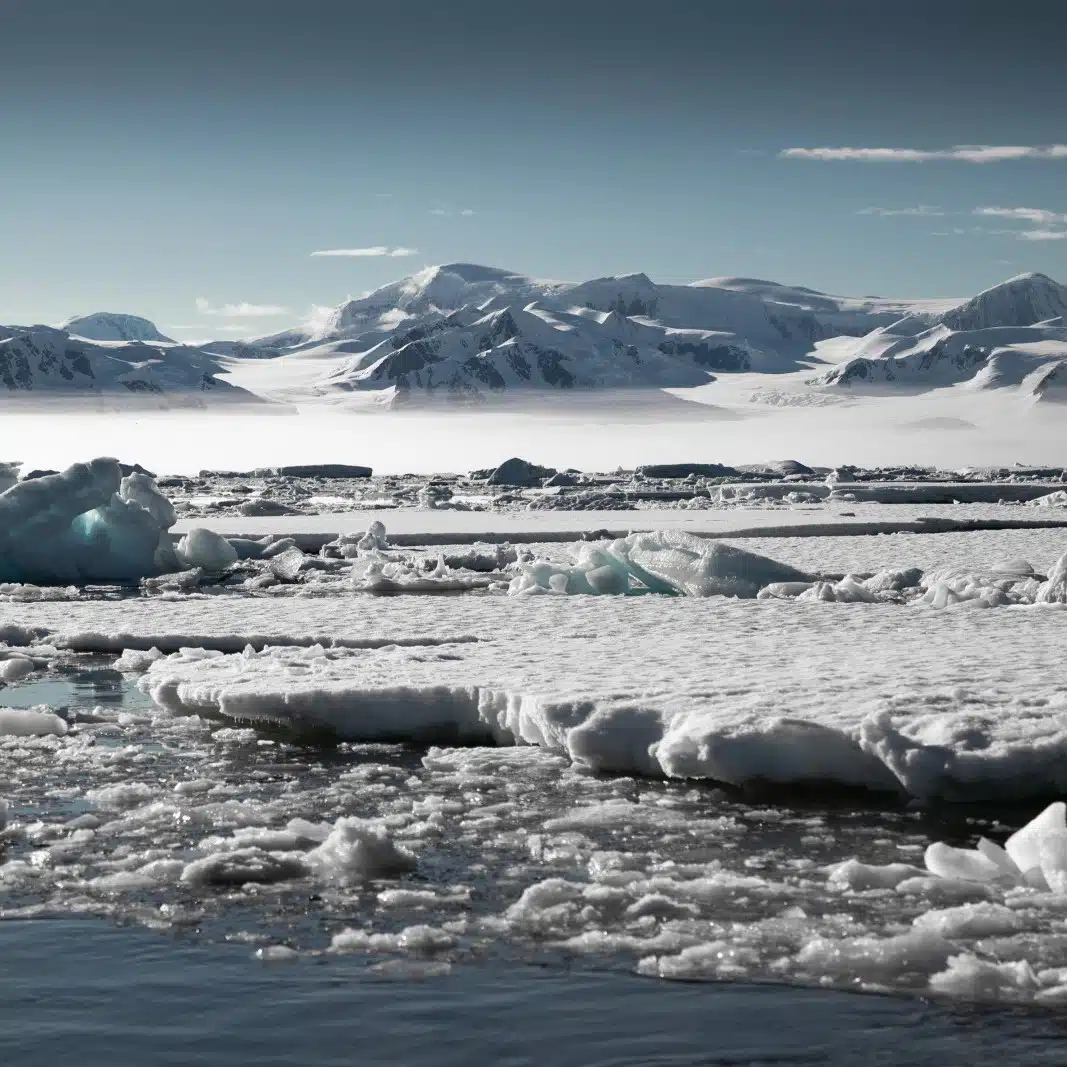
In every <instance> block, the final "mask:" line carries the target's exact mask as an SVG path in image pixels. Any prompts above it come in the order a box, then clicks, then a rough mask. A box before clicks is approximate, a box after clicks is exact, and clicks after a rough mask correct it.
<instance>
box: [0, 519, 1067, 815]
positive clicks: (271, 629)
mask: <svg viewBox="0 0 1067 1067" xmlns="http://www.w3.org/2000/svg"><path fill="white" fill-rule="evenodd" d="M933 540H936V538H935V539H933ZM902 562H903V561H902ZM1037 562H1038V566H1041V567H1044V568H1045V569H1046V570H1047V569H1048V567H1049V565H1050V563H1051V561H1037ZM1004 577H1005V576H1004V575H1003V574H1000V575H999V576H997V577H994V578H993V579H992V580H993V581H998V580H1003V579H1004ZM943 581H944V582H945V583H946V584H947V585H948V586H949V587H953V583H956V582H959V583H961V587H962V588H963V589H964V591H966V586H967V583H969V582H971V581H973V578H972V577H964V578H959V579H957V578H952V577H951V576H948V577H946V578H945V579H943ZM1024 581H1025V580H1024ZM290 588H293V587H290ZM932 588H933V589H934V590H935V593H936V590H937V589H938V588H939V586H938V584H937V583H934V585H933V586H932ZM983 588H984V587H983ZM294 592H297V593H299V592H300V587H295V589H294ZM309 592H313V589H309ZM325 592H326V588H325V587H324V588H323V593H325ZM350 597H351V594H349V595H348V596H345V595H343V594H342V595H340V596H338V595H336V594H335V595H332V596H323V595H322V594H321V593H320V594H318V595H313V596H299V595H298V596H286V597H281V598H277V597H271V598H270V599H269V600H259V599H253V600H247V599H244V600H240V599H235V598H232V597H220V596H214V597H208V598H207V599H204V598H195V599H187V600H182V599H177V600H175V599H170V600H166V599H162V600H161V599H156V598H154V599H151V600H147V601H144V600H141V601H137V600H135V601H126V602H123V603H121V604H115V603H108V602H99V601H74V602H68V603H63V604H52V603H48V602H41V603H38V604H36V605H34V607H33V615H32V622H33V625H34V626H36V627H40V628H43V630H44V632H43V634H42V637H41V639H42V640H44V641H46V642H48V643H50V644H54V645H59V646H62V647H72V648H83V649H87V650H88V649H91V648H100V649H103V648H108V649H112V650H114V651H116V652H117V651H119V650H120V649H121V648H122V647H124V646H131V647H136V648H141V649H148V648H151V647H152V646H153V645H155V644H158V645H159V647H161V648H167V649H178V648H181V647H183V646H186V645H188V646H195V645H197V644H198V643H201V642H203V641H204V639H203V638H200V637H198V636H197V635H207V636H208V639H207V641H206V644H207V647H219V648H225V647H229V648H232V649H237V648H240V647H242V644H243V642H244V641H245V640H246V639H247V640H250V641H254V643H255V644H256V646H257V647H260V648H262V647H263V645H264V644H269V643H270V642H271V640H272V638H271V637H269V636H267V635H274V638H273V640H276V641H277V642H278V643H280V644H281V643H289V642H297V643H300V644H302V645H307V644H308V643H310V642H311V641H312V640H314V638H315V635H322V634H327V635H330V636H329V640H330V641H331V642H332V643H338V642H339V641H343V642H352V643H357V644H366V645H369V646H377V647H368V648H357V649H354V650H345V649H333V650H330V649H327V650H326V651H325V652H323V651H321V650H318V649H314V648H312V649H308V648H303V649H292V648H290V649H285V650H283V651H280V652H270V651H264V652H261V653H253V654H249V655H241V654H231V655H229V656H217V655H215V656H209V657H207V658H200V657H199V656H192V655H187V654H183V653H176V654H174V655H172V656H171V657H169V658H161V659H157V660H156V661H155V662H153V663H152V664H151V665H150V667H149V670H148V673H147V674H146V676H145V677H146V679H147V680H148V681H146V684H148V685H150V687H151V689H152V692H153V695H154V696H155V697H156V699H158V700H160V701H161V702H162V703H163V704H165V706H167V707H169V708H174V709H180V710H183V711H190V710H192V711H198V712H200V711H212V712H221V713H222V714H226V715H234V716H236V717H239V718H240V717H247V718H252V719H264V720H267V719H270V720H274V721H283V722H291V723H295V724H297V725H300V726H308V727H328V728H331V729H335V730H337V731H339V732H340V733H341V735H342V736H346V737H349V738H352V739H360V740H372V739H377V740H380V739H382V738H384V737H388V738H389V739H400V738H404V739H414V738H417V737H422V738H427V737H438V736H440V734H441V732H442V731H444V732H445V733H446V734H449V735H450V736H451V735H453V734H454V733H455V732H456V731H459V732H461V733H464V734H466V735H468V736H473V737H480V738H482V739H484V740H485V741H487V742H499V741H506V742H513V741H516V740H519V739H522V740H525V741H528V742H533V743H536V744H543V745H546V746H548V747H550V748H552V749H558V750H560V751H563V752H566V753H567V754H568V756H569V757H570V758H572V759H574V760H576V761H577V762H579V763H581V764H583V765H589V766H594V767H610V768H611V769H613V770H619V771H623V770H626V771H629V772H632V773H645V774H668V775H671V776H679V777H696V778H710V779H714V780H719V781H726V782H733V783H744V782H750V781H756V780H763V779H769V780H772V781H780V782H813V781H821V782H832V783H837V784H839V785H840V784H848V785H856V786H862V787H864V788H868V789H875V790H887V791H890V792H893V791H902V792H907V793H910V794H912V795H915V796H920V797H932V796H949V797H952V796H973V795H982V794H983V791H988V790H989V789H991V788H995V789H996V790H997V795H998V796H1000V797H1010V796H1029V795H1034V794H1041V793H1045V794H1047V793H1049V792H1056V791H1057V790H1061V789H1063V788H1064V787H1065V786H1067V779H1064V777H1063V773H1064V772H1063V766H1064V759H1063V754H1064V746H1065V745H1067V727H1065V726H1064V719H1065V715H1067V711H1065V708H1067V704H1065V703H1064V701H1065V700H1067V690H1064V689H1063V687H1062V686H1059V685H1058V684H1057V683H1056V682H1055V680H1054V679H1049V676H1048V673H1047V665H1048V664H1049V663H1051V662H1055V659H1056V656H1057V655H1058V652H1057V649H1058V646H1059V631H1060V628H1061V624H1062V618H1063V616H1062V609H1061V608H1059V607H1057V606H1056V605H1034V606H1028V607H1016V608H1012V607H1006V608H998V609H996V610H993V611H984V612H983V611H979V612H973V611H961V610H959V609H956V610H950V611H931V610H928V609H927V608H925V607H923V606H921V605H920V606H900V605H894V604H892V603H891V602H890V603H886V602H881V603H864V602H851V603H845V604H826V603H823V602H821V601H804V600H800V601H797V600H786V601H781V600H776V599H771V600H755V601H747V602H746V601H736V600H729V599H724V598H691V597H686V598H670V597H666V598H664V597H648V596H646V597H637V598H633V597H614V596H609V597H569V596H568V597H558V596H543V597H517V598H499V597H481V598H479V597H473V598H471V597H466V598H460V599H450V600H449V601H448V602H447V604H443V603H442V602H440V601H436V600H425V599H422V598H412V597H401V598H396V599H389V600H373V599H366V598H361V599H359V600H358V601H356V602H353V601H352V600H351V599H350ZM853 599H855V598H853ZM354 604H358V607H356V608H355V609H354V607H353V605H354ZM0 621H2V624H10V625H13V626H14V627H15V630H13V631H11V632H12V633H13V634H14V635H15V636H14V639H15V640H16V643H19V644H25V643H26V642H27V641H28V640H32V635H31V634H27V633H26V631H25V625H26V622H27V621H28V620H27V617H26V613H25V610H24V608H22V607H21V605H19V604H14V603H11V604H8V603H4V604H0ZM256 635H261V636H259V637H257V636H256ZM704 635H707V636H704ZM9 639H10V638H9ZM442 641H445V642H454V643H449V644H448V645H447V647H446V646H445V645H441V644H440V643H439V642H442ZM694 641H697V642H698V644H699V647H700V649H701V651H700V652H699V653H697V652H694ZM392 642H396V643H397V644H396V646H395V647H389V646H390V644H391V643H392ZM419 643H424V645H425V647H421V648H420V647H418V645H419ZM709 643H710V651H709V648H708V647H705V646H706V645H708V644H709ZM383 646H384V647H383ZM961 648H966V650H967V653H966V655H965V656H961V655H960V653H959V650H960V649H961ZM1035 678H1042V679H1048V681H1046V682H1045V683H1044V684H1043V685H1042V686H1041V688H1040V690H1039V691H1038V692H1036V693H1035V692H1034V681H1033V680H1034V679H1035Z"/></svg>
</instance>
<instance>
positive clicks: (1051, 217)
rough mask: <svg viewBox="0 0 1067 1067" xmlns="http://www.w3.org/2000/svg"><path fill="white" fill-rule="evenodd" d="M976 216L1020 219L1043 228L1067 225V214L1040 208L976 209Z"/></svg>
mask: <svg viewBox="0 0 1067 1067" xmlns="http://www.w3.org/2000/svg"><path fill="white" fill-rule="evenodd" d="M974 214H975V215H986V216H992V217H994V218H998V219H1018V220H1019V221H1020V222H1033V223H1036V224H1038V225H1042V226H1055V225H1057V224H1060V223H1067V214H1060V213H1059V212H1056V211H1045V210H1044V209H1043V208H1039V207H976V208H975V209H974Z"/></svg>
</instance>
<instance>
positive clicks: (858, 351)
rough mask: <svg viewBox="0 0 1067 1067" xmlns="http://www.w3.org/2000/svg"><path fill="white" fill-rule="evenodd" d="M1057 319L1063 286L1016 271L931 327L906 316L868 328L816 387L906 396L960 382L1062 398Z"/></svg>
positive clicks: (1064, 306)
mask: <svg viewBox="0 0 1067 1067" xmlns="http://www.w3.org/2000/svg"><path fill="white" fill-rule="evenodd" d="M1064 315H1067V288H1065V287H1064V286H1061V285H1059V284H1058V283H1057V282H1054V281H1053V280H1052V279H1051V278H1048V277H1046V276H1045V275H1043V274H1022V275H1019V276H1018V277H1016V278H1011V279H1009V280H1008V281H1006V282H1002V283H1001V284H1000V285H996V286H993V288H991V289H987V290H985V291H984V292H982V293H979V294H978V295H977V296H976V297H974V298H973V299H971V300H968V301H965V302H963V303H961V304H959V305H957V306H956V307H954V308H951V309H950V310H948V311H947V312H943V313H942V314H941V315H939V316H938V317H937V322H936V324H935V325H933V326H931V325H930V324H929V323H928V321H927V320H926V319H925V318H923V317H922V316H920V315H915V314H911V315H907V316H905V317H904V318H902V319H900V320H899V321H897V322H895V323H892V324H890V325H888V326H883V327H879V328H878V329H876V330H872V331H871V332H870V333H869V334H867V335H866V336H865V337H862V338H860V339H859V340H858V341H856V342H855V343H854V344H852V345H850V346H849V349H848V351H847V352H846V353H845V355H846V358H845V359H844V360H843V361H842V362H841V363H839V364H838V365H837V366H836V367H834V368H833V369H832V370H830V371H828V372H826V373H825V374H823V375H822V376H820V377H818V378H816V379H815V382H816V384H819V385H824V386H829V387H835V388H851V389H859V390H863V389H877V390H879V391H886V390H907V391H910V392H917V391H925V390H929V389H936V388H943V387H945V386H951V385H959V384H961V383H967V384H968V385H969V386H970V387H972V388H974V389H1004V388H1015V389H1018V390H1019V391H1020V392H1021V393H1022V394H1023V395H1025V396H1028V397H1032V398H1034V399H1041V400H1043V401H1045V402H1048V401H1054V400H1056V401H1058V400H1064V399H1067V390H1065V389H1064V375H1063V373H1062V372H1060V371H1059V370H1058V367H1059V365H1060V363H1061V361H1063V360H1064V359H1065V358H1067V325H1065V319H1064Z"/></svg>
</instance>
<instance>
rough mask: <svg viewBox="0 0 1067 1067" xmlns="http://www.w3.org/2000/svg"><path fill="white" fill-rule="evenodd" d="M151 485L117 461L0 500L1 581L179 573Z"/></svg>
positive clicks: (84, 466) (51, 478) (167, 512)
mask: <svg viewBox="0 0 1067 1067" xmlns="http://www.w3.org/2000/svg"><path fill="white" fill-rule="evenodd" d="M172 522H173V510H172V509H169V507H168V505H167V501H166V500H165V498H163V497H162V496H161V495H160V494H159V492H158V490H156V489H155V485H154V483H153V482H152V479H150V478H148V477H147V476H146V475H129V476H128V477H127V478H125V479H124V478H123V477H122V472H121V469H120V467H119V464H118V462H117V461H116V460H114V459H94V460H93V461H92V462H91V463H76V464H74V466H72V467H69V468H68V469H67V470H65V471H63V472H62V473H61V474H50V475H45V476H43V477H41V478H34V479H32V480H30V481H24V482H19V483H18V484H17V485H14V486H12V487H11V488H10V489H8V490H7V492H5V493H2V494H0V581H10V582H36V583H38V584H41V585H67V584H70V583H79V584H81V583H86V582H115V581H136V580H138V579H140V578H143V577H145V576H147V575H153V574H161V573H165V572H167V571H173V570H177V569H178V565H177V561H176V559H175V557H174V552H173V549H172V547H171V542H170V537H169V535H168V534H167V532H166V531H167V529H168V527H169V524H170V523H172Z"/></svg>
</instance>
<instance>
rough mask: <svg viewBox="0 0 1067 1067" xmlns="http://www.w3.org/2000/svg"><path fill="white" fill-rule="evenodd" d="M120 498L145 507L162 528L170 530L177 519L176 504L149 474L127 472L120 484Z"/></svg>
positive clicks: (128, 502)
mask: <svg viewBox="0 0 1067 1067" xmlns="http://www.w3.org/2000/svg"><path fill="white" fill-rule="evenodd" d="M119 499H120V500H123V501H125V503H127V504H136V505H138V506H139V507H141V508H143V509H144V510H145V511H147V512H148V514H149V515H151V516H152V518H153V519H155V520H156V522H157V523H158V525H159V527H160V529H161V530H169V529H170V528H171V527H172V526H173V525H174V523H175V522H176V521H177V518H178V517H177V515H175V513H174V505H173V504H172V503H171V502H170V501H169V500H168V499H167V498H166V497H165V496H164V495H163V494H162V493H161V492H160V491H159V488H158V486H157V485H156V483H155V479H153V478H150V477H149V476H148V475H147V474H138V473H136V472H134V473H133V474H127V475H126V477H125V478H123V479H122V482H121V484H120V486H119Z"/></svg>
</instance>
